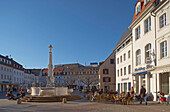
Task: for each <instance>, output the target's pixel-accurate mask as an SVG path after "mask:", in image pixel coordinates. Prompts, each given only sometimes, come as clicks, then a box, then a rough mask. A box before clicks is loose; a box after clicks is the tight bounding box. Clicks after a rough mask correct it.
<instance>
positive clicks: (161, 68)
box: [151, 65, 170, 74]
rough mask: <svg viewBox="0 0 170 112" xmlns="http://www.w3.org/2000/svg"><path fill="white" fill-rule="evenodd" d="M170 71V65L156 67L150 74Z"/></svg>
mask: <svg viewBox="0 0 170 112" xmlns="http://www.w3.org/2000/svg"><path fill="white" fill-rule="evenodd" d="M166 72H170V65H167V66H160V67H157V68H156V69H155V70H154V71H152V72H151V74H156V73H166Z"/></svg>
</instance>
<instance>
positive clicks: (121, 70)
mask: <svg viewBox="0 0 170 112" xmlns="http://www.w3.org/2000/svg"><path fill="white" fill-rule="evenodd" d="M120 72H121V76H122V75H123V71H122V68H121V69H120Z"/></svg>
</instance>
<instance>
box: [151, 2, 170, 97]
mask: <svg viewBox="0 0 170 112" xmlns="http://www.w3.org/2000/svg"><path fill="white" fill-rule="evenodd" d="M153 14H154V17H155V24H156V29H155V31H156V35H155V36H156V57H157V60H156V63H157V66H156V67H155V70H154V71H152V72H151V74H152V75H153V76H154V78H155V85H154V91H155V92H156V93H157V92H158V91H160V92H163V93H165V95H166V96H167V95H169V94H170V0H162V1H159V2H157V4H156V7H155V9H154V11H153ZM155 96H156V95H155Z"/></svg>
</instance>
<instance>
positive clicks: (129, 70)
mask: <svg viewBox="0 0 170 112" xmlns="http://www.w3.org/2000/svg"><path fill="white" fill-rule="evenodd" d="M128 74H131V65H129V66H128Z"/></svg>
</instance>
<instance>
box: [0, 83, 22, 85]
mask: <svg viewBox="0 0 170 112" xmlns="http://www.w3.org/2000/svg"><path fill="white" fill-rule="evenodd" d="M0 85H19V84H9V83H0Z"/></svg>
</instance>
